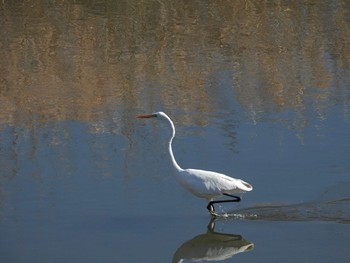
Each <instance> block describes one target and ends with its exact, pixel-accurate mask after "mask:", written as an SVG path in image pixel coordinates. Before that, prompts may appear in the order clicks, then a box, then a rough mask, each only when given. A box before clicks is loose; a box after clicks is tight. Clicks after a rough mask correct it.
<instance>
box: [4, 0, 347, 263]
mask: <svg viewBox="0 0 350 263" xmlns="http://www.w3.org/2000/svg"><path fill="white" fill-rule="evenodd" d="M349 12H350V2H349V1H341V0H339V1H317V2H315V1H314V0H306V1H278V2H273V1H245V0H239V1H230V0H223V1H219V2H218V1H215V2H211V1H200V0H193V1H183V0H179V1H171V0H164V1H163V0H161V1H159V0H150V1H134V0H131V1H129V0H128V1H126V0H120V1H114V0H105V1H97V0H90V1H81V0H74V1H73V0H65V1H63V0H57V1H39V0H32V1H21V0H18V1H7V0H4V1H0V22H1V28H0V58H1V59H0V105H1V111H0V167H1V169H0V231H1V234H0V254H1V258H0V261H4V262H10V261H11V262H21V261H23V260H20V259H21V258H18V260H17V261H16V260H15V261H14V260H13V259H14V257H16V255H18V256H22V257H23V258H24V259H25V260H27V261H33V262H34V261H35V262H37V261H40V260H41V261H43V259H42V255H39V254H38V253H36V251H50V252H47V253H48V254H49V255H47V258H48V260H46V261H50V260H51V261H52V258H56V259H57V261H77V262H79V261H84V262H89V260H90V261H96V260H92V259H91V257H88V258H87V259H86V260H78V259H79V256H81V255H86V252H85V251H89V252H90V253H94V252H95V251H96V252H95V254H96V255H98V256H100V255H103V256H105V258H104V259H105V262H110V261H112V260H111V258H108V256H110V254H113V255H115V254H116V253H117V254H120V253H119V252H120V251H122V252H123V253H122V254H124V255H125V259H128V258H129V254H130V251H127V250H128V246H129V244H133V241H134V240H139V237H140V236H142V237H143V236H144V235H142V234H143V233H144V232H143V231H145V229H146V228H147V227H145V224H142V222H141V223H140V224H139V227H140V228H139V230H140V231H137V230H135V229H128V227H129V226H130V222H129V221H128V222H126V223H125V225H124V224H123V225H122V226H120V225H117V226H114V227H115V228H116V229H115V230H116V231H115V237H113V238H112V241H113V242H117V243H118V242H120V243H122V245H124V246H122V248H119V250H118V251H116V249H115V247H113V248H112V249H111V250H110V251H109V252H110V253H109V254H108V253H107V254H105V253H104V252H105V249H106V246H105V244H107V243H108V242H100V245H101V246H100V247H98V243H99V242H95V237H96V233H95V232H93V233H92V232H91V229H84V231H83V233H80V234H81V235H80V234H77V235H75V234H72V231H71V229H67V228H66V227H67V225H69V224H70V223H71V220H72V218H74V220H75V221H74V222H76V224H77V225H79V222H81V221H82V220H83V219H84V220H89V219H91V218H90V216H91V217H96V218H100V216H101V217H103V216H105V218H111V217H116V218H118V217H119V216H120V214H128V216H130V217H134V216H135V215H137V216H138V218H141V219H140V221H142V219H143V218H144V216H145V215H152V216H155V217H156V216H157V215H159V214H167V215H169V217H172V218H173V217H176V216H178V215H181V216H182V215H183V214H184V212H186V211H199V212H198V213H202V212H203V216H204V215H205V216H207V214H206V213H207V212H206V211H203V210H201V207H202V205H203V204H198V206H197V204H195V202H197V200H196V199H194V198H192V197H190V198H191V199H187V196H185V193H183V192H181V189H179V188H178V185H177V184H176V186H175V183H174V184H172V181H171V180H172V179H170V178H169V176H168V174H169V170H167V166H166V165H165V164H164V162H163V161H164V158H163V157H162V154H161V152H162V149H163V148H161V147H160V146H158V145H159V144H157V143H156V141H157V139H158V137H159V133H157V130H158V129H156V128H154V127H153V126H152V128H149V129H148V127H147V129H140V127H139V125H141V124H140V123H139V122H138V123H137V122H136V121H135V118H134V117H135V116H136V115H138V114H140V113H145V112H152V111H156V110H157V111H158V110H163V111H165V112H167V113H169V115H171V117H172V118H173V119H174V122H175V124H176V127H177V129H178V131H179V132H178V135H179V136H177V137H176V138H177V139H178V141H176V142H175V147H174V148H175V152H176V153H177V156H178V158H179V162H180V163H183V165H184V167H187V166H188V167H200V168H203V169H207V168H208V170H215V171H220V172H224V173H226V172H227V174H230V175H232V176H236V175H237V177H242V178H246V179H247V180H248V181H251V182H252V183H253V185H254V187H255V188H254V191H253V192H251V193H250V194H249V196H248V195H247V197H246V198H245V200H244V202H242V206H244V205H248V204H252V203H253V204H256V203H257V202H258V201H259V202H274V201H275V200H276V199H277V200H279V201H281V202H286V203H288V202H289V201H290V200H292V201H291V202H290V203H297V202H299V201H300V199H301V200H304V199H303V198H304V197H305V196H307V194H308V193H309V192H312V191H317V190H315V189H323V188H324V187H325V185H331V184H334V183H335V182H339V181H348V180H349V178H348V174H349V171H350V167H349V163H350V159H349V154H348V153H349V151H350V148H349V146H350V145H349V142H350V140H349V134H348V132H347V131H348V129H349V124H350V108H349V101H350V88H349V87H350V83H349V75H350V74H349V73H350V72H349V64H350V63H349V62H350V57H349V54H350V45H349V43H348V42H349V39H350V37H349V36H350V13H349ZM146 137H147V139H145V138H146ZM296 138H297V140H295V139H296ZM141 144H142V145H141ZM144 144H145V145H144ZM147 144H148V145H147ZM190 147H192V148H191V150H189V149H190ZM192 165H193V166H192ZM301 181H302V182H301ZM266 189H268V190H269V191H266ZM299 191H300V192H301V194H300V195H301V197H300V198H299V194H298V196H296V193H299ZM160 196H161V198H160ZM286 199H287V201H285V200H286ZM296 199H297V200H296ZM309 200H310V199H309ZM317 200H318V201H317V202H316V203H303V202H301V204H300V205H299V204H298V205H290V206H274V207H271V206H269V207H256V206H252V207H251V208H248V209H247V210H244V209H241V210H239V211H240V213H241V214H242V215H249V214H256V215H258V219H259V218H261V219H266V220H276V219H283V218H289V219H293V218H296V220H310V219H313V220H314V219H316V220H328V219H329V221H331V222H342V223H344V222H345V223H348V219H347V218H349V217H350V216H349V212H348V211H349V209H348V205H349V199H348V195H347V193H345V192H344V193H343V194H342V195H339V196H336V197H332V198H326V199H317ZM249 202H250V203H249ZM299 203H300V202H299ZM239 205H241V204H239ZM194 207H196V208H197V207H200V208H199V210H195V209H196V208H194ZM194 213H197V212H194ZM61 219H62V220H61ZM102 221H103V220H101V222H102ZM251 223H252V222H250V221H249V224H251ZM259 223H260V222H259ZM270 223H271V222H270ZM273 223H275V222H273ZM196 224H197V222H192V225H190V226H189V227H191V228H192V227H193V226H196ZM332 225H336V226H332V227H334V228H336V231H341V230H339V229H341V227H343V224H332ZM9 226H11V227H9ZM41 227H44V228H41ZM257 227H259V226H257ZM72 228H74V227H72ZM321 228H322V226H321ZM55 229H56V230H55ZM153 229H158V226H157V224H156V225H154V226H153V228H151V229H150V232H152V235H153V231H152V230H153ZM46 230H50V231H53V232H50V231H46ZM61 230H66V231H64V233H67V235H68V238H67V237H66V236H64V237H63V236H61ZM108 230H110V229H108ZM119 231H121V232H123V233H124V234H125V235H124V237H125V240H124V239H121V238H120V235H119ZM128 231H130V232H128ZM106 232H108V234H106V235H102V237H101V236H100V238H101V239H100V240H98V241H102V239H103V241H105V240H106V238H107V240H108V237H111V236H109V233H110V231H106ZM160 232H161V233H160ZM33 233H34V234H33ZM36 233H41V235H36ZM319 233H321V234H325V233H327V231H322V229H321V231H320V232H319ZM104 234H105V233H104ZM129 234H131V235H129ZM146 236H147V235H146ZM262 236H263V238H262V239H263V240H264V242H265V240H266V238H265V237H266V235H265V234H263V235H262ZM334 236H335V238H336V235H334ZM57 237H60V240H62V241H61V242H60V243H58V244H57V243H55V240H53V239H55V238H57ZM166 237H167V236H166ZM114 238H115V239H114ZM157 238H159V240H164V239H165V238H164V232H162V231H158V235H157ZM226 238H228V240H227V239H226ZM299 238H300V237H299V236H298V239H299ZM68 239H69V240H70V241H71V243H69V246H67V247H69V249H70V248H71V247H74V249H78V250H77V251H76V254H77V255H79V256H77V260H75V258H74V259H72V258H70V254H69V253H68V254H66V255H63V251H64V252H66V250H65V249H61V246H63V247H65V246H64V245H65V244H67V242H66V240H68ZM82 240H83V241H94V242H92V243H93V245H91V248H92V249H90V247H89V245H87V244H85V243H84V242H82V243H81V241H82ZM223 240H224V241H227V242H224V243H223ZM270 241H271V240H270ZM113 242H110V243H111V244H112V243H113ZM188 242H189V243H187V244H190V246H193V247H194V248H196V249H193V250H192V249H190V250H188V249H187V248H186V247H188V246H187V245H186V244H184V245H183V246H182V247H181V248H179V251H178V252H177V253H176V254H175V256H174V260H175V261H177V260H179V259H180V258H202V257H207V258H211V259H213V258H215V257H217V258H225V257H228V256H229V255H230V256H231V255H233V254H234V253H237V252H239V251H241V250H243V249H245V245H247V246H248V247H247V248H252V247H251V246H249V243H248V242H246V243H247V244H245V241H244V239H243V238H242V239H241V238H240V237H239V236H236V235H231V234H228V235H227V234H219V233H217V232H215V231H214V230H209V231H208V232H207V233H206V234H203V235H200V236H199V237H196V238H194V239H193V240H192V241H188ZM254 242H256V241H254ZM337 242H338V243H337ZM141 243H142V244H140V246H139V248H140V249H142V248H143V249H144V251H145V253H146V254H147V252H148V253H151V252H149V251H153V250H152V249H153V247H152V244H151V243H150V242H141ZM311 243H312V244H308V245H309V246H314V247H311V248H314V251H319V250H320V249H319V247H324V246H322V245H320V244H317V243H315V242H311ZM71 244H72V245H71ZM81 244H83V245H81ZM269 244H273V243H269ZM334 244H335V245H337V246H338V248H339V247H340V246H339V244H343V243H342V242H341V241H339V239H337V240H335V242H334ZM162 245H163V244H162ZM226 245H227V246H226ZM85 246H87V247H88V249H87V247H85ZM286 246H288V245H286ZM95 247H97V249H96V250H95ZM291 247H293V246H291ZM124 248H125V249H124ZM169 248H170V249H169ZM259 248H260V247H259ZM52 249H57V250H58V251H52ZM69 249H67V250H69ZM79 249H80V250H79ZM168 249H169V251H170V252H169V253H170V254H171V253H172V245H170V246H168ZM265 249H266V248H265ZM24 250H25V251H24ZM164 251H165V250H164ZM164 251H163V250H161V251H160V250H159V249H158V252H159V255H160V256H163V258H169V257H171V256H169V255H168V254H166V253H167V252H164ZM181 251H182V252H181ZM188 251H190V252H188ZM208 251H212V254H208V253H207V252H208ZM197 252H198V253H201V255H197V256H196V255H193V254H191V253H197ZM214 252H215V253H214ZM220 252H222V253H223V254H224V255H221V256H220V255H219V253H220ZM254 252H255V251H254ZM50 253H51V254H50ZM162 253H163V254H162ZM216 253H217V254H216ZM284 253H286V254H288V251H286V252H284ZM164 254H166V255H164ZM181 254H182V255H181ZM252 254H254V253H250V254H248V255H249V256H250V255H252ZM3 255H5V256H3ZM27 255H28V257H27ZM52 255H55V256H52ZM56 255H58V257H57V256H56ZM88 255H89V256H90V254H88ZM96 255H95V256H96ZM59 256H63V259H64V260H60V258H59ZM148 256H150V255H149V254H148ZM152 256H153V255H152ZM283 256H284V258H287V257H286V256H285V255H283ZM145 258H147V255H146V256H143V259H145ZM149 258H151V257H149ZM31 259H33V260H31ZM80 259H81V258H80ZM84 259H85V258H84ZM114 260H115V258H114ZM258 260H259V258H258V259H257V260H256V261H258ZM124 261H125V260H124ZM139 261H140V260H139V258H137V260H134V261H131V262H139ZM158 261H159V262H160V261H162V260H158ZM297 261H298V260H295V261H293V262H297ZM299 261H300V260H299ZM331 261H332V260H329V261H328V262H331ZM333 261H334V260H333Z"/></svg>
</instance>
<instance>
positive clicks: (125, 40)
mask: <svg viewBox="0 0 350 263" xmlns="http://www.w3.org/2000/svg"><path fill="white" fill-rule="evenodd" d="M348 10H350V6H349V3H348V2H347V1H337V2H336V3H328V2H326V1H323V2H321V3H319V2H317V3H314V1H306V2H303V3H299V2H295V1H284V2H277V3H268V2H259V1H257V2H250V1H221V2H220V4H218V2H210V3H207V4H204V3H203V2H200V1H175V2H174V1H143V2H139V1H104V2H101V1H88V2H85V1H81V2H80V3H79V1H78V2H77V1H74V2H73V1H71V2H69V1H68V2H67V1H61V2H60V1H55V2H54V3H46V2H42V1H28V2H27V1H23V2H21V3H19V2H18V1H16V2H11V1H5V2H4V3H3V4H2V6H1V10H0V12H1V13H0V21H1V24H2V25H3V26H2V29H1V30H0V45H1V51H0V55H1V60H0V103H1V105H3V107H2V108H3V110H2V111H1V114H0V122H1V123H10V124H15V123H23V122H24V123H27V124H28V125H30V123H31V120H32V119H33V118H35V119H36V120H41V121H48V120H66V119H79V120H83V121H96V120H99V119H111V118H112V117H111V116H112V114H114V112H113V111H114V110H115V109H116V108H117V109H118V110H119V111H118V112H122V111H124V110H128V111H135V110H138V109H140V108H144V109H149V110H151V109H155V108H156V106H158V105H159V102H161V104H164V105H166V107H167V108H173V109H179V108H180V109H181V110H183V111H188V112H194V111H195V112H207V111H210V110H212V107H216V106H217V104H216V103H213V101H215V98H213V97H212V96H211V94H213V92H208V91H209V90H213V89H219V88H220V87H218V86H216V85H215V83H212V82H210V81H209V82H210V84H208V79H209V78H210V77H211V74H213V72H217V71H228V72H231V73H230V74H231V80H232V83H231V85H232V87H233V89H234V93H235V95H236V99H237V100H238V102H239V103H240V105H241V106H242V107H243V108H244V109H245V110H246V111H248V112H252V113H254V114H255V113H256V112H281V111H286V110H289V109H298V110H299V109H300V110H303V109H305V108H306V103H307V102H308V101H309V100H312V101H313V103H312V105H313V106H314V107H315V108H316V110H320V111H322V110H324V104H325V103H326V104H327V102H328V101H329V100H337V101H340V102H342V103H344V104H347V103H348V97H349V92H348V91H347V90H346V88H344V86H346V85H344V84H342V83H341V82H342V79H344V78H345V76H347V75H348V72H349V55H348V54H349V51H350V50H349V49H350V47H349V45H348V39H349V37H350V36H349V34H350V27H349V18H348V17H349V14H348ZM342 87H343V88H342ZM225 88H228V87H225ZM215 93H216V92H215ZM118 120H119V119H118ZM203 124H205V120H203ZM300 125H304V124H300Z"/></svg>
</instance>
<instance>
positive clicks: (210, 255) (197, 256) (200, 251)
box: [172, 220, 254, 263]
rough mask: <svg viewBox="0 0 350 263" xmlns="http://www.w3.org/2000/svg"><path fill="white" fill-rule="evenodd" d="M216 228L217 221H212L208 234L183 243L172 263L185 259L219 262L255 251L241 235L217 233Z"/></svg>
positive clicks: (251, 244)
mask: <svg viewBox="0 0 350 263" xmlns="http://www.w3.org/2000/svg"><path fill="white" fill-rule="evenodd" d="M214 228H215V220H211V222H210V223H209V225H208V230H207V232H206V233H205V234H201V235H198V236H195V237H194V238H192V239H191V240H188V241H186V242H185V243H183V244H182V245H181V246H180V247H179V248H178V249H177V250H176V252H175V254H174V257H173V261H172V262H173V263H175V262H182V261H183V260H185V259H187V260H191V261H219V260H225V259H229V258H231V257H233V256H234V255H236V254H238V253H241V252H246V251H251V250H253V248H254V244H253V243H250V242H247V241H246V240H244V238H243V237H242V236H241V235H235V234H226V233H219V232H215V230H214Z"/></svg>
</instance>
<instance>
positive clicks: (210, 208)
mask: <svg viewBox="0 0 350 263" xmlns="http://www.w3.org/2000/svg"><path fill="white" fill-rule="evenodd" d="M207 209H208V211H209V213H210V215H211V216H212V217H213V218H215V217H217V216H218V214H217V213H215V208H214V206H213V202H209V204H208V206H207Z"/></svg>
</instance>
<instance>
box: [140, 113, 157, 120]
mask: <svg viewBox="0 0 350 263" xmlns="http://www.w3.org/2000/svg"><path fill="white" fill-rule="evenodd" d="M154 117H157V115H156V114H148V115H140V116H137V117H136V118H139V119H148V118H154Z"/></svg>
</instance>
